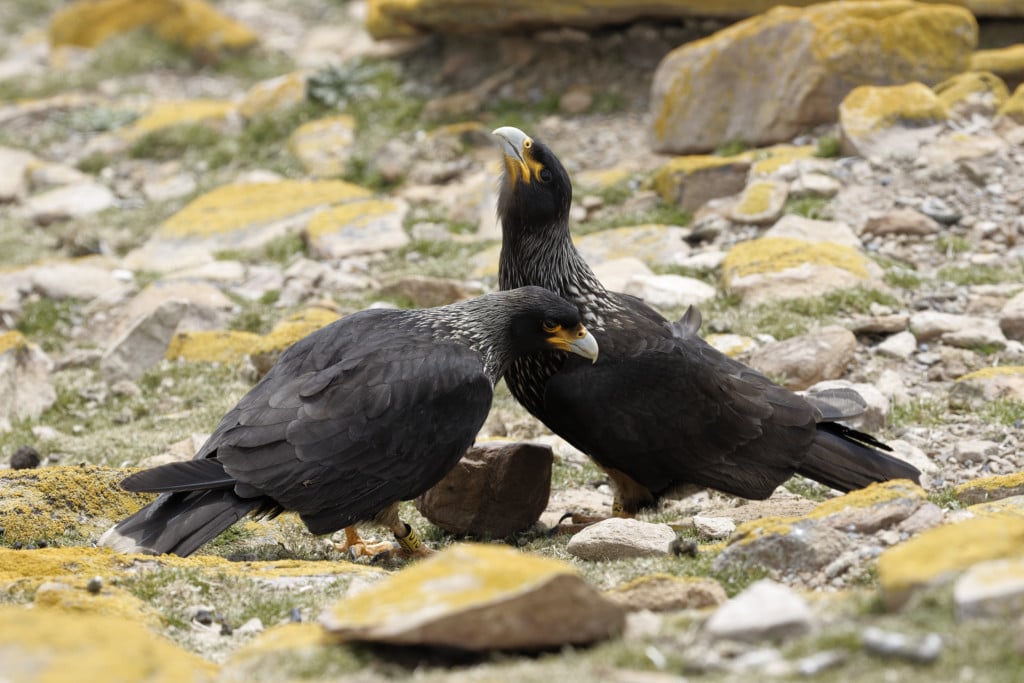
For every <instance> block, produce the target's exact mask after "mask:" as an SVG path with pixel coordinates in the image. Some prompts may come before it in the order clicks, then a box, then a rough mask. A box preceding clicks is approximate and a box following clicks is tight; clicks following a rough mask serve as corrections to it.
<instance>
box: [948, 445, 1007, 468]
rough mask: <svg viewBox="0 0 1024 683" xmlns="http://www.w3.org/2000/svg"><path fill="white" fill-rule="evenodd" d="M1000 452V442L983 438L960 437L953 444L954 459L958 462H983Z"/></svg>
mask: <svg viewBox="0 0 1024 683" xmlns="http://www.w3.org/2000/svg"><path fill="white" fill-rule="evenodd" d="M998 454H999V444H997V443H996V442H995V441H985V440H983V439H960V440H958V441H957V442H956V443H955V444H953V459H954V460H956V461H957V462H968V461H970V462H974V463H983V462H985V461H986V460H988V459H989V458H990V457H992V456H993V455H998Z"/></svg>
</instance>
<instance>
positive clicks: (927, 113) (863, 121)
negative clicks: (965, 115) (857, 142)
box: [839, 83, 949, 139]
mask: <svg viewBox="0 0 1024 683" xmlns="http://www.w3.org/2000/svg"><path fill="white" fill-rule="evenodd" d="M948 117H949V112H948V110H947V109H946V106H945V105H944V104H943V103H942V100H940V99H939V97H938V96H937V95H936V94H935V92H934V91H933V90H932V89H931V88H929V87H928V86H926V85H924V84H923V83H907V84H906V85H893V86H875V85H862V86H860V87H858V88H854V89H853V90H852V91H851V92H850V94H849V95H847V96H846V97H845V98H844V99H843V102H842V104H840V105H839V122H840V125H841V126H842V129H843V133H844V134H845V135H846V136H848V137H851V138H855V139H856V138H863V137H866V136H869V135H871V134H872V133H875V132H877V131H880V130H884V129H886V128H891V127H894V126H899V125H906V126H924V125H928V124H931V123H937V122H940V121H944V120H945V119H946V118H948Z"/></svg>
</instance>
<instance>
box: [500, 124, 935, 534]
mask: <svg viewBox="0 0 1024 683" xmlns="http://www.w3.org/2000/svg"><path fill="white" fill-rule="evenodd" d="M494 134H495V135H496V136H497V137H498V138H499V139H500V143H501V147H502V151H503V156H504V167H505V169H504V174H503V177H502V180H501V188H500V195H499V199H498V215H499V218H500V219H501V224H502V247H501V257H500V262H499V271H498V279H499V283H500V285H501V288H502V289H511V288H514V287H521V286H523V285H539V286H541V287H546V288H548V289H551V290H552V291H554V292H557V293H558V294H560V295H562V296H563V297H565V298H566V299H568V300H569V301H571V302H573V303H575V304H576V305H577V306H579V309H580V312H581V314H582V315H583V321H584V322H585V323H586V325H587V327H588V328H589V329H590V331H591V332H592V333H593V334H594V335H595V336H596V337H597V339H598V342H599V343H600V345H601V359H600V361H598V362H597V363H596V364H593V365H590V364H582V363H578V362H575V361H574V359H572V358H570V357H567V356H566V354H564V353H560V352H558V351H551V350H542V351H537V352H535V353H532V354H529V355H527V356H524V357H522V358H519V359H517V360H515V361H513V363H512V366H511V368H510V369H509V371H508V372H507V373H506V374H505V381H506V383H507V384H508V386H509V389H510V390H511V392H512V395H513V396H515V398H516V399H517V400H518V401H519V402H520V403H521V404H522V405H523V406H525V407H526V409H527V410H529V411H530V412H531V413H532V414H533V415H535V416H536V417H537V418H539V419H540V420H541V421H542V422H543V423H544V424H545V425H547V426H548V427H549V428H550V429H551V430H552V431H554V432H555V433H556V434H559V435H560V436H562V437H563V438H564V439H566V440H567V441H568V442H569V443H571V444H572V445H573V446H575V447H576V448H578V449H580V450H581V451H583V452H584V453H587V454H588V455H589V456H590V457H591V458H593V459H594V461H595V462H596V463H597V464H598V465H600V466H601V467H602V468H603V469H604V470H605V471H606V472H607V473H608V475H609V476H610V478H611V479H612V481H613V482H614V484H615V491H616V498H615V504H614V508H613V509H614V511H615V512H616V514H634V513H635V512H636V511H637V510H638V509H639V508H641V507H646V506H649V505H651V504H653V503H654V502H656V501H657V499H658V498H659V497H660V496H661V495H663V494H664V493H666V492H667V491H668V490H669V489H671V488H674V487H676V486H677V485H680V484H684V483H689V484H697V485H701V486H707V487H711V488H714V489H718V490H720V491H724V492H725V493H729V494H732V495H736V496H741V497H744V498H755V499H759V498H767V497H768V496H770V495H771V493H772V491H773V490H775V488H776V486H778V485H779V484H781V483H782V482H784V481H786V480H787V479H789V478H790V477H791V476H792V475H793V474H803V475H805V476H807V477H810V478H811V479H814V480H816V481H819V482H821V483H823V484H826V485H828V486H830V487H832V488H835V489H839V490H841V491H850V490H852V489H856V488H861V487H864V486H867V485H868V484H870V483H872V482H876V481H884V480H887V479H896V478H907V479H913V480H915V481H916V480H917V479H918V477H919V476H920V472H918V470H917V469H916V468H914V467H912V466H911V465H909V464H907V463H905V462H903V461H902V460H899V459H897V458H894V457H892V456H889V455H886V454H885V453H882V452H881V450H891V449H889V448H888V447H887V446H885V445H884V444H882V443H880V442H879V441H877V440H876V439H874V438H873V437H871V436H870V435H868V434H864V433H861V432H858V431H854V430H853V429H850V428H848V427H845V426H843V425H841V424H839V423H837V422H834V421H833V420H838V419H844V418H848V417H852V416H854V415H855V414H857V413H858V412H861V411H863V409H864V403H863V400H862V399H861V398H860V396H859V395H858V394H856V392H853V391H851V390H833V391H832V392H830V393H827V394H825V393H823V394H822V395H821V396H819V397H811V398H807V399H805V398H802V397H800V396H798V395H796V394H794V393H792V392H790V391H788V390H786V389H784V388H783V387H781V386H778V385H777V384H775V383H773V382H772V381H771V380H769V379H768V378H767V377H765V376H764V375H762V374H760V373H759V372H757V371H755V370H753V369H751V368H749V367H747V366H745V365H743V364H742V363H739V362H738V361H736V360H733V359H731V358H729V357H728V356H726V355H724V354H722V353H720V352H718V351H717V350H716V349H714V348H713V347H712V346H710V345H709V344H707V343H706V342H705V341H704V340H703V339H701V338H700V337H699V336H697V331H698V330H699V328H700V314H699V313H698V312H697V311H696V309H692V308H691V309H690V311H688V313H687V315H686V316H684V318H683V319H682V320H680V321H679V322H677V323H670V322H669V321H667V320H666V319H665V318H664V317H662V316H661V315H660V314H659V313H657V312H656V311H655V310H653V309H652V308H650V307H649V306H647V305H646V304H644V302H643V301H641V300H640V299H638V298H636V297H632V296H629V295H626V294H620V293H618V292H610V291H608V290H607V289H605V288H604V287H603V286H602V285H601V283H600V282H599V281H598V279H597V278H596V277H595V276H594V272H593V271H592V270H591V269H590V267H589V266H588V265H587V264H586V262H585V261H584V260H583V258H582V257H581V256H580V254H579V252H578V251H577V250H576V248H575V246H573V243H572V240H571V238H570V235H569V207H570V204H571V202H572V185H571V183H570V180H569V176H568V174H567V173H566V171H565V168H563V166H562V164H561V163H560V162H559V160H558V159H557V158H556V157H555V155H554V154H552V152H551V150H550V149H548V147H546V146H545V145H544V144H542V143H540V142H538V141H537V140H534V139H532V138H531V137H529V136H528V135H526V134H525V133H523V132H522V131H521V130H519V129H517V128H511V127H504V128H499V129H497V130H495V131H494Z"/></svg>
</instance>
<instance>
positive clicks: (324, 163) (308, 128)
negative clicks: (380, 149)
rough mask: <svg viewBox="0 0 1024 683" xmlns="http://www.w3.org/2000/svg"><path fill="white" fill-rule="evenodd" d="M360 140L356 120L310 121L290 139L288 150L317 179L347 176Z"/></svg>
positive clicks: (350, 117)
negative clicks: (350, 160) (358, 139)
mask: <svg viewBox="0 0 1024 683" xmlns="http://www.w3.org/2000/svg"><path fill="white" fill-rule="evenodd" d="M355 140H356V120H355V118H353V117H352V116H349V115H348V114H339V115H337V116H329V117H327V118H323V119H316V120H315V121H309V122H307V123H304V124H302V125H301V126H299V127H298V128H296V129H295V130H294V131H293V132H292V134H291V136H290V137H289V138H288V149H289V150H291V152H292V154H294V155H295V157H296V158H297V159H298V160H299V162H301V163H302V166H303V167H304V168H305V169H306V171H307V172H309V174H310V175H311V176H313V177H314V178H330V177H333V176H340V175H342V174H344V173H345V169H346V167H347V164H348V160H349V157H351V156H352V151H353V148H354V146H355Z"/></svg>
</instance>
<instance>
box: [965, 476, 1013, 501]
mask: <svg viewBox="0 0 1024 683" xmlns="http://www.w3.org/2000/svg"><path fill="white" fill-rule="evenodd" d="M953 492H954V493H955V495H956V499H957V500H959V501H960V502H961V503H966V504H967V505H976V504H978V503H986V502H988V501H991V500H1000V499H1002V498H1009V497H1011V496H1020V495H1024V472H1016V473H1014V474H1003V475H996V476H992V477H982V478H981V479H974V480H973V481H968V482H964V483H963V484H960V485H958V486H957V487H956V488H954V489H953Z"/></svg>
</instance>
